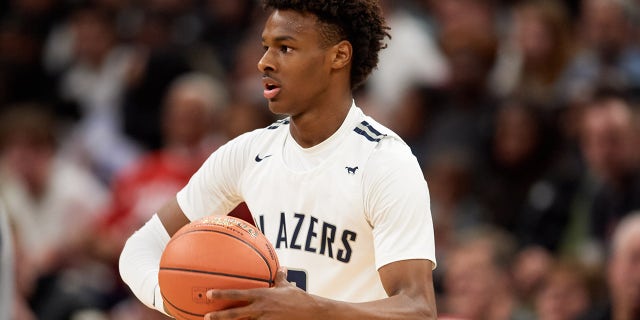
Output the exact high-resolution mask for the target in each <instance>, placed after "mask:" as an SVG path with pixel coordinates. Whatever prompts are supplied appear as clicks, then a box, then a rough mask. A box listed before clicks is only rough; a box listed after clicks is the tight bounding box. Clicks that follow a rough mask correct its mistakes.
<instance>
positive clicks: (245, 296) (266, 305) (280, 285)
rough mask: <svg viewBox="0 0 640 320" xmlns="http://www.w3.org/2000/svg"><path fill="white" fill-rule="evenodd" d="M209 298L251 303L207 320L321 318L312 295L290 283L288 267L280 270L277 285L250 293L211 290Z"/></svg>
mask: <svg viewBox="0 0 640 320" xmlns="http://www.w3.org/2000/svg"><path fill="white" fill-rule="evenodd" d="M207 297H208V298H209V299H224V300H236V301H246V302H248V303H249V304H247V305H245V306H242V307H237V308H231V309H225V310H220V311H214V312H211V313H209V314H206V315H205V317H204V319H205V320H237V319H261V320H272V319H273V320H275V319H309V318H312V317H314V316H315V317H317V316H318V313H317V309H318V303H317V301H316V300H315V299H314V298H313V297H312V296H311V295H309V294H307V293H306V292H304V291H303V290H301V289H299V288H297V287H296V286H294V285H293V284H291V283H289V282H288V281H287V271H286V269H285V268H281V269H280V270H278V273H277V275H276V280H275V286H274V287H272V288H260V289H249V290H209V291H208V292H207Z"/></svg>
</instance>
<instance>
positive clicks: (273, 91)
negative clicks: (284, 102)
mask: <svg viewBox="0 0 640 320" xmlns="http://www.w3.org/2000/svg"><path fill="white" fill-rule="evenodd" d="M262 81H263V84H264V92H263V95H264V97H265V98H266V99H273V98H275V97H276V96H277V95H278V93H280V85H279V84H278V83H277V82H275V81H274V80H272V79H270V78H267V77H265V78H263V80H262Z"/></svg>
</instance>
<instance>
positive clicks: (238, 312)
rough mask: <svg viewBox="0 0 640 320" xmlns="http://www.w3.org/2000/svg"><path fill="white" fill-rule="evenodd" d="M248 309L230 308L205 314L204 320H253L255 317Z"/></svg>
mask: <svg viewBox="0 0 640 320" xmlns="http://www.w3.org/2000/svg"><path fill="white" fill-rule="evenodd" d="M254 313H255V312H253V311H252V309H251V308H249V307H239V308H231V309H225V310H220V311H214V312H210V313H207V314H206V315H205V316H204V319H205V320H238V319H254V318H255V317H256V315H255V314H254Z"/></svg>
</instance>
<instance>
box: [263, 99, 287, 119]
mask: <svg viewBox="0 0 640 320" xmlns="http://www.w3.org/2000/svg"><path fill="white" fill-rule="evenodd" d="M267 103H268V106H269V111H271V113H273V114H276V115H289V112H287V107H286V106H285V105H284V104H283V103H282V102H281V101H279V100H278V99H277V98H276V99H271V100H268V102H267Z"/></svg>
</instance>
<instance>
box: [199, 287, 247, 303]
mask: <svg viewBox="0 0 640 320" xmlns="http://www.w3.org/2000/svg"><path fill="white" fill-rule="evenodd" d="M207 298H209V299H211V300H235V301H248V302H251V301H253V300H254V299H255V294H254V293H253V292H252V290H220V289H211V290H209V291H207Z"/></svg>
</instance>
